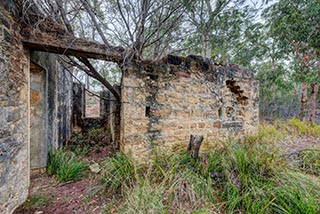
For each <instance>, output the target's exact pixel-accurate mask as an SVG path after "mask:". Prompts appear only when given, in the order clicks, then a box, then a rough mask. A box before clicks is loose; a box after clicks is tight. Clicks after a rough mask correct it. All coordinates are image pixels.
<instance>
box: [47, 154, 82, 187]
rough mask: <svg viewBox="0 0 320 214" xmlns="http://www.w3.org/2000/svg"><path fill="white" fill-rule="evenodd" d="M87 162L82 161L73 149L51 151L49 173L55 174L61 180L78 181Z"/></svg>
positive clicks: (48, 164) (48, 165)
mask: <svg viewBox="0 0 320 214" xmlns="http://www.w3.org/2000/svg"><path fill="white" fill-rule="evenodd" d="M86 169H87V164H86V163H85V162H83V161H80V160H79V158H78V157H77V156H76V155H75V154H74V153H73V152H71V151H67V150H64V149H58V150H56V151H53V150H51V151H49V154H48V163H47V173H48V174H50V175H55V176H56V177H57V179H58V180H59V181H63V182H67V181H76V180H79V179H80V178H81V177H82V176H83V174H84V172H85V170H86Z"/></svg>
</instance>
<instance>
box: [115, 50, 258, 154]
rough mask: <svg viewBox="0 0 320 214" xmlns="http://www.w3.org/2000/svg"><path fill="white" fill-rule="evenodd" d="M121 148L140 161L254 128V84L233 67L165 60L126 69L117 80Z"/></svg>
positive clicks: (194, 59) (193, 59) (242, 70)
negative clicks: (195, 139) (197, 139)
mask: <svg viewBox="0 0 320 214" xmlns="http://www.w3.org/2000/svg"><path fill="white" fill-rule="evenodd" d="M121 95H122V111H121V121H122V123H121V146H120V147H121V149H122V150H123V151H124V152H125V153H131V154H133V155H134V156H136V157H138V158H139V159H141V157H142V158H143V157H148V156H149V155H150V154H152V152H153V151H154V149H160V150H165V151H170V150H171V151H172V150H174V149H176V148H177V147H182V148H184V149H186V148H187V144H188V141H189V138H190V135H191V134H197V135H203V136H204V139H205V140H204V141H205V142H204V144H203V146H202V149H209V148H210V147H212V146H215V145H216V144H217V142H218V141H219V140H222V139H226V138H227V137H229V136H231V135H237V136H239V135H242V134H244V133H246V132H255V131H256V130H257V128H258V113H259V112H258V99H259V98H258V82H257V81H255V80H253V76H252V73H251V72H250V71H248V70H247V69H245V68H242V67H239V66H236V65H230V64H225V65H217V64H209V63H207V62H205V61H203V59H202V58H199V57H196V56H189V57H187V58H181V57H176V56H168V59H167V61H166V62H164V63H159V65H155V66H151V65H147V64H146V65H144V66H140V67H137V66H134V65H132V66H129V67H128V68H127V69H126V70H125V72H124V76H123V78H122V88H121Z"/></svg>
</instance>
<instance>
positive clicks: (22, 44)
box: [0, 0, 258, 213]
mask: <svg viewBox="0 0 320 214" xmlns="http://www.w3.org/2000/svg"><path fill="white" fill-rule="evenodd" d="M14 2H15V1H14V0H4V3H2V4H0V213H11V212H12V211H13V210H14V209H15V208H16V207H17V206H18V205H20V204H22V203H23V202H24V201H25V199H26V198H27V195H28V187H29V181H30V169H32V168H39V167H45V165H46V161H47V152H48V150H49V149H50V148H57V147H59V146H60V145H62V144H63V143H64V142H65V141H66V139H67V138H68V136H69V135H70V134H71V132H72V128H74V126H72V121H73V122H75V121H77V120H78V122H79V121H80V123H85V120H81V119H82V114H83V112H82V109H83V108H82V107H81V105H82V104H81V101H80V103H79V104H77V103H78V101H77V100H76V99H74V98H75V97H80V99H81V97H82V95H81V93H83V92H81V91H82V89H81V87H78V86H77V85H76V84H73V83H72V78H71V76H70V75H68V73H67V72H65V71H64V69H63V68H62V67H61V66H60V65H59V63H57V61H56V55H54V54H44V53H41V54H40V53H39V52H35V49H36V48H34V47H33V46H32V45H30V44H31V43H30V40H28V41H27V42H26V41H25V40H24V39H23V36H22V34H21V33H20V32H21V30H22V29H21V27H20V25H19V24H18V20H19V18H20V17H19V16H20V14H19V10H18V8H17V5H16V4H15V3H14ZM63 39H64V37H59V41H58V42H57V43H54V41H53V40H52V41H53V42H50V44H49V45H47V46H39V47H38V49H36V50H39V49H41V50H44V49H45V47H47V48H48V46H50V45H51V46H50V47H51V49H50V51H48V52H54V53H61V54H70V55H76V54H78V52H77V51H79V50H80V53H81V54H82V55H84V56H86V55H88V56H89V54H90V53H91V54H90V56H94V57H96V58H100V59H106V60H113V61H117V60H118V58H119V57H120V55H117V54H113V55H112V56H109V55H108V54H110V53H113V52H112V51H114V52H115V53H116V52H117V51H118V49H113V50H112V51H111V52H107V51H104V47H103V46H90V47H91V49H88V48H87V47H88V46H87V47H86V48H82V49H81V48H78V49H77V51H76V48H75V46H76V45H77V44H80V45H83V44H86V43H85V42H83V41H80V42H79V43H77V40H72V41H73V43H72V44H71V43H70V42H69V43H68V42H66V46H65V47H64V46H63V44H64V43H63V42H64V40H63ZM49 41H50V40H49ZM88 44H92V43H89V42H88ZM54 45H56V46H55V49H53V48H52V47H53V46H54ZM66 47H68V48H69V49H68V50H66V49H65V48H66ZM90 51H91V52H90ZM93 52H94V53H96V54H95V55H93V54H92V53H93ZM72 89H74V90H72ZM119 90H120V92H121V102H120V103H119V102H116V100H115V97H113V96H112V95H111V93H105V94H104V95H103V97H105V98H106V99H105V100H107V101H108V102H107V103H104V104H103V105H101V106H103V108H102V109H104V110H103V111H105V114H104V115H109V116H106V117H108V120H109V121H111V122H106V121H107V120H106V118H104V119H102V121H105V123H106V124H108V125H109V126H110V130H111V132H112V136H113V142H114V143H117V144H118V143H119V145H120V150H121V151H123V152H124V153H127V154H131V155H133V156H134V157H136V158H137V159H141V160H143V159H146V158H148V157H150V155H152V154H153V152H154V151H155V150H156V149H160V150H164V151H169V150H171V151H174V150H175V149H176V148H178V147H179V148H180V147H181V148H186V147H187V144H188V141H189V137H190V135H191V134H197V135H203V136H204V139H205V143H204V144H203V149H209V148H210V147H212V146H215V145H217V144H218V143H219V140H222V139H225V138H227V137H229V136H230V135H241V134H244V133H247V132H248V133H249V132H255V131H256V130H257V126H258V83H257V82H256V81H254V80H253V79H252V74H251V72H250V71H248V70H247V69H245V68H242V67H239V66H236V65H231V64H214V63H208V62H206V61H204V60H203V59H202V58H199V57H196V56H189V57H186V58H183V57H176V56H168V57H166V58H165V59H164V60H162V61H159V62H156V63H147V62H142V63H140V64H137V63H132V64H130V63H128V64H127V65H125V66H124V67H123V77H122V84H121V88H120V89H119ZM72 91H73V92H72ZM75 103H76V104H75ZM73 105H74V106H76V107H75V108H73V107H72V106H73ZM79 105H80V107H79ZM75 109H78V112H79V114H77V115H74V111H75ZM88 121H89V120H88ZM76 123H77V122H76ZM76 123H74V124H76ZM88 124H90V123H89V122H88Z"/></svg>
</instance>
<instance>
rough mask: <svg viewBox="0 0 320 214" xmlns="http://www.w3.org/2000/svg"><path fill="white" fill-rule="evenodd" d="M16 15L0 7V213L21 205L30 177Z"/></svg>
mask: <svg viewBox="0 0 320 214" xmlns="http://www.w3.org/2000/svg"><path fill="white" fill-rule="evenodd" d="M10 3H11V4H10ZM5 7H6V8H9V10H7V9H6V8H5ZM17 16H18V13H17V10H16V8H15V5H14V4H13V3H12V2H11V1H5V2H4V3H1V4H0V213H10V212H12V210H13V209H14V208H15V207H16V206H18V205H19V204H21V203H23V202H24V200H25V199H26V198H27V195H28V187H29V177H30V176H29V160H28V159H29V144H28V139H29V135H28V133H29V132H28V129H29V115H28V103H29V97H28V90H29V87H28V86H29V85H28V81H29V75H28V74H29V59H28V57H29V54H28V53H27V52H25V51H24V49H23V44H22V42H21V41H20V36H19V35H18V34H16V32H17V31H19V29H17V28H18V27H17V25H16V24H15V21H14V19H15V18H17Z"/></svg>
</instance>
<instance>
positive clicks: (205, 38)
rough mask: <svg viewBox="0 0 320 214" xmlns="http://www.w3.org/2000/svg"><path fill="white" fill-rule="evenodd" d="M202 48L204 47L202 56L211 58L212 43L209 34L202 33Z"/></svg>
mask: <svg viewBox="0 0 320 214" xmlns="http://www.w3.org/2000/svg"><path fill="white" fill-rule="evenodd" d="M201 46H202V47H201V48H202V57H203V58H208V59H210V58H211V43H210V36H209V35H208V34H202V41H201Z"/></svg>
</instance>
